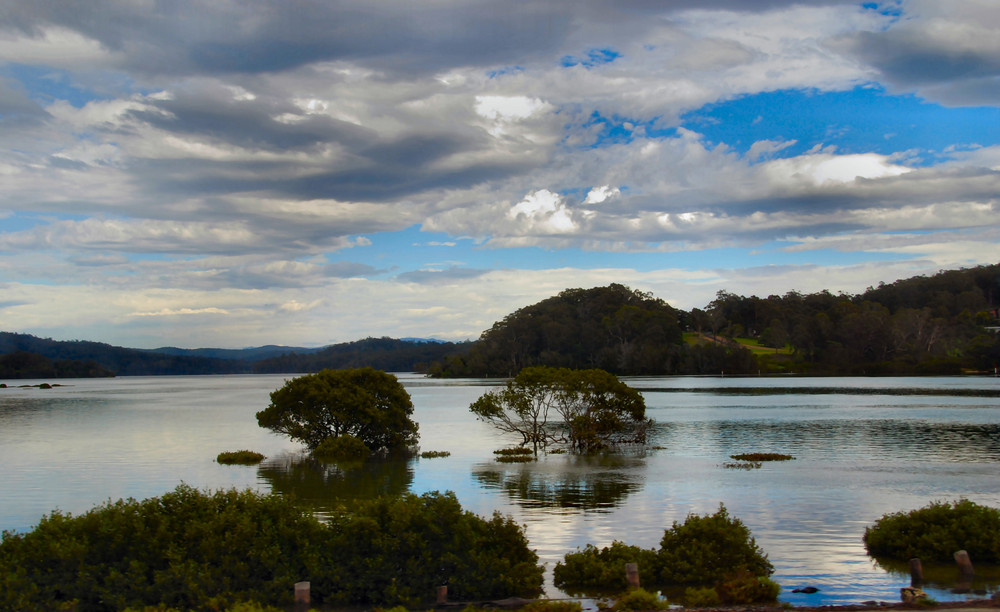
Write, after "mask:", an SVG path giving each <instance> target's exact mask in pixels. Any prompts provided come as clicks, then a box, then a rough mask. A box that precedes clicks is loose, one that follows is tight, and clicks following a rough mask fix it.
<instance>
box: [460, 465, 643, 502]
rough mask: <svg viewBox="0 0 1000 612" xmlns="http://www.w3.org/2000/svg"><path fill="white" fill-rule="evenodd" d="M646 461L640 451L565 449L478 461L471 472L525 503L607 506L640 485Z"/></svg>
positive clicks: (640, 486) (480, 479)
mask: <svg viewBox="0 0 1000 612" xmlns="http://www.w3.org/2000/svg"><path fill="white" fill-rule="evenodd" d="M645 465H646V464H645V461H643V460H642V459H640V458H638V457H626V456H618V455H601V456H572V455H566V456H560V457H552V456H550V457H548V458H546V459H545V460H543V461H539V462H534V463H516V464H512V463H489V464H480V465H478V466H477V467H476V468H475V469H474V470H473V475H474V476H475V478H476V480H478V481H479V483H480V484H481V485H483V486H484V487H486V488H489V489H499V490H501V491H503V492H505V493H506V494H507V495H509V496H510V498H511V499H512V500H514V501H515V502H516V503H517V504H519V505H521V506H524V507H534V508H582V509H586V510H609V509H611V508H614V507H616V506H618V505H620V504H621V503H622V501H623V500H624V499H625V498H626V497H628V495H630V494H631V493H633V492H635V491H638V490H639V489H640V488H642V483H643V475H642V474H641V472H640V470H641V468H644V467H645Z"/></svg>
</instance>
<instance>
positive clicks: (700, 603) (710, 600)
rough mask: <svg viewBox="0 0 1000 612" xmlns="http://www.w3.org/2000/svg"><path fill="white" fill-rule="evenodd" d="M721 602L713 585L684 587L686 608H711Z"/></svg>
mask: <svg viewBox="0 0 1000 612" xmlns="http://www.w3.org/2000/svg"><path fill="white" fill-rule="evenodd" d="M721 603H722V600H720V599H719V594H718V593H717V592H716V590H715V587H688V588H686V589H684V605H685V606H686V607H688V608H711V607H714V606H718V605H719V604H721Z"/></svg>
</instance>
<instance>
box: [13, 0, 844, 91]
mask: <svg viewBox="0 0 1000 612" xmlns="http://www.w3.org/2000/svg"><path fill="white" fill-rule="evenodd" d="M797 3H798V2H797V1H796V0H747V1H739V0H676V1H672V2H669V3H665V2H654V1H651V0H635V1H632V2H620V1H615V0H590V1H578V0H549V1H547V2H519V3H512V2H486V3H483V2H475V1H470V0H454V1H450V2H434V3H421V4H414V3H410V2H371V1H369V0H339V1H330V2H319V1H308V0H292V1H289V0H252V1H246V2H239V3H222V2H217V3H213V2H194V1H177V2H174V1H170V0H159V1H157V2H155V3H154V7H153V8H152V10H151V9H150V8H149V7H148V6H147V5H145V4H142V3H135V4H133V3H123V2H117V1H115V0H91V1H88V2H73V3H66V2H62V1H59V0H37V1H34V0H33V1H26V0H15V2H14V3H13V6H11V7H8V8H7V10H6V11H5V12H4V14H3V21H4V22H5V23H6V24H7V27H9V28H17V29H20V30H21V31H23V32H26V33H29V34H33V35H38V34H40V32H41V31H42V29H43V28H44V27H45V26H47V25H56V26H60V27H64V28H68V29H71V30H75V31H78V32H80V33H82V34H84V35H86V36H88V37H90V38H93V39H95V40H97V41H99V42H100V43H101V44H102V45H103V46H104V47H106V48H107V49H109V50H111V51H113V52H117V53H120V54H121V56H122V61H123V62H124V63H125V64H126V66H128V67H129V69H130V70H132V71H135V72H136V73H139V74H229V73H262V72H275V71H283V70H289V69H292V68H296V67H299V66H304V65H306V64H309V63H313V62H317V61H331V60H345V61H350V62H352V63H356V64H359V65H364V66H368V67H370V68H373V69H377V70H381V71H385V72H387V73H390V74H410V75H413V74H428V73H436V72H438V71H441V70H442V69H446V68H451V67H456V66H495V65H498V64H499V65H503V64H506V63H511V62H513V63H516V62H524V61H531V59H532V58H547V59H552V57H553V54H557V51H558V49H560V46H561V44H562V43H563V41H565V40H566V39H567V38H568V37H569V36H571V35H572V34H573V33H574V32H576V31H577V30H578V29H579V28H580V27H582V26H581V24H584V23H587V24H591V25H589V26H588V27H597V28H603V27H608V26H614V25H619V24H622V23H624V22H629V23H630V25H629V29H630V30H639V31H641V30H642V29H644V28H647V27H649V26H650V25H651V22H648V21H647V19H648V18H651V17H660V18H663V17H665V16H669V15H670V14H671V13H675V12H677V11H681V10H685V9H728V10H733V11H742V12H751V11H761V10H768V9H775V8H779V7H782V6H788V5H793V4H797ZM810 4H812V5H817V4H849V3H846V2H844V1H843V0H813V1H812V2H810ZM637 17H639V18H638V19H637ZM594 24H596V26H595V25H594ZM557 55H558V54H557Z"/></svg>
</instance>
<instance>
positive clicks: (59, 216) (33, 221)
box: [0, 212, 88, 233]
mask: <svg viewBox="0 0 1000 612" xmlns="http://www.w3.org/2000/svg"><path fill="white" fill-rule="evenodd" d="M87 218H88V216H87V215H73V214H66V213H44V214H36V213H23V212H14V213H13V214H10V215H8V216H6V217H4V216H2V215H0V233H14V232H23V231H27V230H30V229H32V228H35V227H38V226H40V225H49V224H51V223H54V222H56V221H83V220H84V219H87Z"/></svg>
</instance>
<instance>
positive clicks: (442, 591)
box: [437, 584, 448, 605]
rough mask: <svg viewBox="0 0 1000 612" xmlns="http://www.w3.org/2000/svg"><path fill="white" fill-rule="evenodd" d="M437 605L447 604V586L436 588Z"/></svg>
mask: <svg viewBox="0 0 1000 612" xmlns="http://www.w3.org/2000/svg"><path fill="white" fill-rule="evenodd" d="M437 603H438V604H439V605H440V604H446V603H448V585H447V584H443V585H441V586H439V587H438V588H437Z"/></svg>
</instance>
